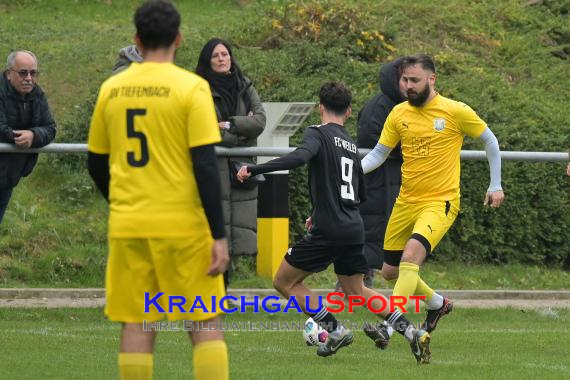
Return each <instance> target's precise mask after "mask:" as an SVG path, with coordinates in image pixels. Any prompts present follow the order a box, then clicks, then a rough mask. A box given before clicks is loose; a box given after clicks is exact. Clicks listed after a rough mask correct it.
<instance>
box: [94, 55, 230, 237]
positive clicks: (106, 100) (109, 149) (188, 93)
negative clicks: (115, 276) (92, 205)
mask: <svg viewBox="0 0 570 380" xmlns="http://www.w3.org/2000/svg"><path fill="white" fill-rule="evenodd" d="M219 141H220V132H219V128H218V123H217V119H216V113H215V109H214V103H213V100H212V95H211V93H210V87H209V85H208V83H207V82H206V81H205V80H203V79H202V78H201V77H199V76H197V75H195V74H193V73H190V72H189V71H186V70H184V69H181V68H179V67H177V66H176V65H174V64H172V63H155V62H145V63H133V64H131V66H130V67H129V68H128V69H127V70H125V71H123V72H121V73H119V74H118V75H116V76H113V77H111V78H109V79H107V80H106V81H105V82H104V83H103V85H102V86H101V89H100V91H99V96H98V98H97V103H96V105H95V110H94V112H93V117H92V119H91V127H90V129H89V139H88V149H89V151H90V152H93V153H96V154H108V155H109V169H110V175H111V182H110V184H109V203H110V206H109V207H110V213H109V236H110V237H114V238H178V237H190V236H196V237H197V238H200V237H203V236H210V229H209V226H208V221H207V219H206V215H205V213H204V210H203V208H202V203H201V200H200V196H199V193H198V188H197V185H196V181H195V178H194V172H193V169H192V159H191V156H190V151H189V149H190V148H192V147H197V146H201V145H208V144H214V143H217V142H219Z"/></svg>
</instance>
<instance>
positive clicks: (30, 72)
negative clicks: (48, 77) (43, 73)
mask: <svg viewBox="0 0 570 380" xmlns="http://www.w3.org/2000/svg"><path fill="white" fill-rule="evenodd" d="M10 71H13V72H15V73H18V75H19V76H20V78H22V79H26V78H27V77H28V75H29V76H31V77H32V78H36V77H37V76H38V75H40V72H39V71H38V70H13V69H10Z"/></svg>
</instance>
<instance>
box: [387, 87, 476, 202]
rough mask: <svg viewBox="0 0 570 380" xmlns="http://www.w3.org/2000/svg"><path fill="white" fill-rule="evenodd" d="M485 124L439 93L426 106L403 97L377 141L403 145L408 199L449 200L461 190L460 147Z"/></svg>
mask: <svg viewBox="0 0 570 380" xmlns="http://www.w3.org/2000/svg"><path fill="white" fill-rule="evenodd" d="M486 128H487V124H486V123H485V122H484V121H483V120H481V118H479V116H477V114H476V113H475V111H473V109H471V108H470V107H469V106H468V105H466V104H464V103H461V102H457V101H455V100H451V99H448V98H445V97H443V96H441V95H439V94H437V95H436V96H435V97H434V98H433V99H432V100H430V101H429V103H427V104H426V105H424V106H423V107H414V106H412V105H410V104H409V103H408V102H405V103H400V104H398V105H397V106H396V107H394V109H393V110H392V112H391V113H390V115H388V118H387V119H386V122H385V123H384V129H383V130H382V134H381V135H380V139H379V143H380V144H383V145H386V146H388V147H391V148H394V147H395V146H396V145H397V144H398V143H401V146H402V157H403V160H404V163H403V165H402V187H401V189H400V195H399V198H400V199H401V200H403V201H408V202H420V201H437V200H442V201H451V200H453V199H455V198H458V197H459V196H460V191H459V176H460V153H461V146H462V145H463V138H464V136H465V135H467V136H470V137H475V138H477V137H479V136H481V134H482V133H483V132H484V131H485V129H486Z"/></svg>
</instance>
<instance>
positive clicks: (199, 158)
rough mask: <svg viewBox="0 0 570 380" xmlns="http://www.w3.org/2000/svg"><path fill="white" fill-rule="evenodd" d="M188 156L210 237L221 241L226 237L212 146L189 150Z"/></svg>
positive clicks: (215, 160)
mask: <svg viewBox="0 0 570 380" xmlns="http://www.w3.org/2000/svg"><path fill="white" fill-rule="evenodd" d="M190 155H191V156H192V163H193V165H194V176H195V177H196V184H197V185H198V192H199V193H200V199H201V200H202V207H204V211H205V212H206V218H208V224H209V225H210V230H211V231H212V237H213V238H214V239H221V238H223V237H225V236H226V230H225V228H224V214H223V211H222V190H221V183H220V173H219V170H218V161H217V159H216V151H215V149H214V145H202V146H198V147H195V148H191V149H190Z"/></svg>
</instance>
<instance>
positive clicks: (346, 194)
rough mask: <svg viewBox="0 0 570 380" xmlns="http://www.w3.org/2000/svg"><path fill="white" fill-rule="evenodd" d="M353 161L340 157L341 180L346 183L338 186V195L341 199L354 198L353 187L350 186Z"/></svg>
mask: <svg viewBox="0 0 570 380" xmlns="http://www.w3.org/2000/svg"><path fill="white" fill-rule="evenodd" d="M353 165H354V161H352V160H351V159H350V158H347V157H341V158H340V171H341V176H342V180H343V181H344V182H346V185H341V186H340V196H341V197H342V198H343V199H350V200H352V201H353V200H354V187H353V186H352V167H353Z"/></svg>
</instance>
